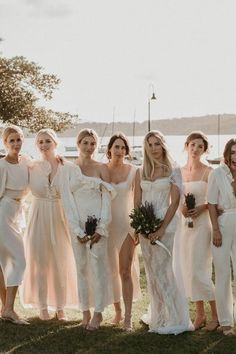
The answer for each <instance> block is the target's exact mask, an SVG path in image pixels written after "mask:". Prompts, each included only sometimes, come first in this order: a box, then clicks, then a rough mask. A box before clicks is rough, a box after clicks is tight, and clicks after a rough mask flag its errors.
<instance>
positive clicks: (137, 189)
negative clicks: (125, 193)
mask: <svg viewBox="0 0 236 354" xmlns="http://www.w3.org/2000/svg"><path fill="white" fill-rule="evenodd" d="M140 182H141V179H140V170H139V169H138V170H137V171H136V175H135V181H134V207H135V208H137V207H139V206H140V205H141V202H142V189H141V186H140Z"/></svg>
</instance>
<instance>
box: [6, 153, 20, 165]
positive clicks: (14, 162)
mask: <svg viewBox="0 0 236 354" xmlns="http://www.w3.org/2000/svg"><path fill="white" fill-rule="evenodd" d="M5 160H6V161H7V162H9V163H11V164H13V165H16V164H18V163H19V161H20V158H19V156H17V158H14V157H13V158H12V157H10V156H9V155H6V156H5Z"/></svg>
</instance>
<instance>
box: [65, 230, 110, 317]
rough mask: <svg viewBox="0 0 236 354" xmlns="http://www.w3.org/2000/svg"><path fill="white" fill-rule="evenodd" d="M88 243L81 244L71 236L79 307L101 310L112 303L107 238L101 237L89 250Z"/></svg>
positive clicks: (85, 309)
mask: <svg viewBox="0 0 236 354" xmlns="http://www.w3.org/2000/svg"><path fill="white" fill-rule="evenodd" d="M89 244H90V242H88V243H87V244H82V243H80V242H79V241H77V240H76V239H75V238H74V237H73V238H72V246H73V251H74V256H75V261H76V268H77V279H78V281H77V283H78V294H79V302H80V308H81V310H82V311H88V310H89V309H90V307H94V311H95V312H103V311H104V308H105V307H106V306H107V305H109V304H111V303H112V299H111V281H110V278H109V264H108V257H107V238H106V237H104V236H103V237H101V239H100V240H99V241H98V243H95V244H93V246H92V249H91V250H90V248H89Z"/></svg>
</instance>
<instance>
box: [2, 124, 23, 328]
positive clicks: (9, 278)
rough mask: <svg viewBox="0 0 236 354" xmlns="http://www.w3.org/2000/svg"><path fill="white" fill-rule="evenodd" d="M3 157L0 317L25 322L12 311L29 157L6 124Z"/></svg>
mask: <svg viewBox="0 0 236 354" xmlns="http://www.w3.org/2000/svg"><path fill="white" fill-rule="evenodd" d="M2 139H3V143H4V145H5V148H6V152H7V153H6V156H5V157H4V158H2V159H1V160H0V297H1V302H2V310H1V317H2V318H3V319H5V320H8V321H11V322H13V323H15V324H28V322H27V321H25V320H23V319H21V318H19V316H18V315H17V313H16V312H15V311H14V302H15V297H16V292H17V289H18V286H19V285H20V284H21V282H22V278H23V274H24V270H25V255H24V245H23V238H22V230H21V224H22V203H23V200H24V197H25V196H26V194H27V190H28V183H29V180H28V159H26V158H25V157H24V156H20V155H19V154H20V150H21V146H22V143H23V140H24V136H23V132H22V130H21V129H20V128H19V127H17V126H9V127H7V128H5V129H4V131H3V134H2Z"/></svg>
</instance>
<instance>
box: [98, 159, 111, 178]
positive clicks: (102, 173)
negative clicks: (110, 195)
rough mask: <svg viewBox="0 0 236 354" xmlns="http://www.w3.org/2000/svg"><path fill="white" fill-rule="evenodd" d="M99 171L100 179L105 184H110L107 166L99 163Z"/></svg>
mask: <svg viewBox="0 0 236 354" xmlns="http://www.w3.org/2000/svg"><path fill="white" fill-rule="evenodd" d="M99 170H100V176H101V179H103V180H104V181H105V182H110V173H109V169H108V166H107V164H105V163H101V162H100V163H99Z"/></svg>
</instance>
